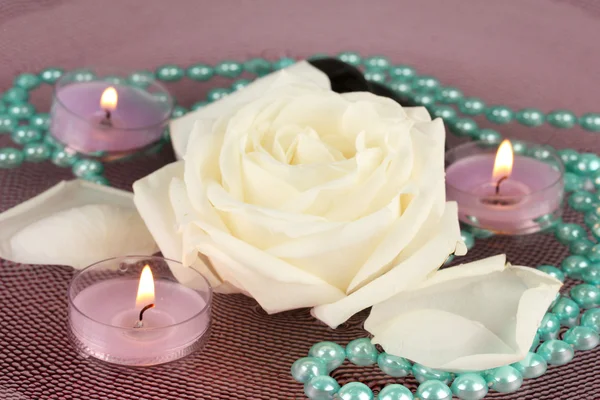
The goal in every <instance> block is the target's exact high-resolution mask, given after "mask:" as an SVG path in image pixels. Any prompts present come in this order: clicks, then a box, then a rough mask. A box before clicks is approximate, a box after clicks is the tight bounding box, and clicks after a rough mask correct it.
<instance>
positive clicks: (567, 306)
mask: <svg viewBox="0 0 600 400" xmlns="http://www.w3.org/2000/svg"><path fill="white" fill-rule="evenodd" d="M579 311H580V309H579V305H577V303H575V302H574V301H573V300H571V299H569V298H567V297H563V296H561V297H560V299H558V301H557V302H556V304H554V306H553V307H552V314H554V315H556V318H558V321H559V322H560V324H561V325H562V326H572V325H573V322H575V321H576V320H577V317H578V316H579Z"/></svg>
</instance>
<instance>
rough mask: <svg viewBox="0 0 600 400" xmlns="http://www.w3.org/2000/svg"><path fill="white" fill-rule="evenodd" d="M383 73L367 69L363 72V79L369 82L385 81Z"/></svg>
mask: <svg viewBox="0 0 600 400" xmlns="http://www.w3.org/2000/svg"><path fill="white" fill-rule="evenodd" d="M385 78H386V76H385V73H384V72H382V71H367V72H365V79H366V80H368V81H369V82H378V83H383V82H385Z"/></svg>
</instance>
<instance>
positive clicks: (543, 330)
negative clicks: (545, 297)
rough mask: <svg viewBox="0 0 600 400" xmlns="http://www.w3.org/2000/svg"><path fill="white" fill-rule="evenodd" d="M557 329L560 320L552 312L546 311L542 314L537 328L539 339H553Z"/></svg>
mask: <svg viewBox="0 0 600 400" xmlns="http://www.w3.org/2000/svg"><path fill="white" fill-rule="evenodd" d="M559 330H560V321H559V320H558V317H557V316H556V315H554V314H552V313H546V315H544V318H543V319H542V323H541V324H540V327H539V328H538V333H539V334H540V339H542V340H549V339H554V338H556V336H557V335H558V331H559Z"/></svg>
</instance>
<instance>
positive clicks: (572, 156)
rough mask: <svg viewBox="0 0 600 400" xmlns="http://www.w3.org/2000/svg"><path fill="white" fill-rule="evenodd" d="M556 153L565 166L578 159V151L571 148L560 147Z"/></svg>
mask: <svg viewBox="0 0 600 400" xmlns="http://www.w3.org/2000/svg"><path fill="white" fill-rule="evenodd" d="M557 153H558V156H559V157H560V159H561V160H562V162H563V164H565V166H567V167H568V166H569V165H572V164H575V163H577V162H578V161H579V153H578V152H576V151H575V150H573V149H561V150H558V151H557Z"/></svg>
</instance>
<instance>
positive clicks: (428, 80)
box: [412, 76, 440, 92]
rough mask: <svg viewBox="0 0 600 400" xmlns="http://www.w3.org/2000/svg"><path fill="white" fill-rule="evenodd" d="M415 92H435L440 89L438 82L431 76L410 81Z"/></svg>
mask: <svg viewBox="0 0 600 400" xmlns="http://www.w3.org/2000/svg"><path fill="white" fill-rule="evenodd" d="M412 85H413V88H414V90H416V91H427V92H429V91H435V90H437V89H439V87H440V81H438V80H437V79H435V78H434V77H432V76H419V77H417V78H415V79H414V80H413V81H412Z"/></svg>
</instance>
